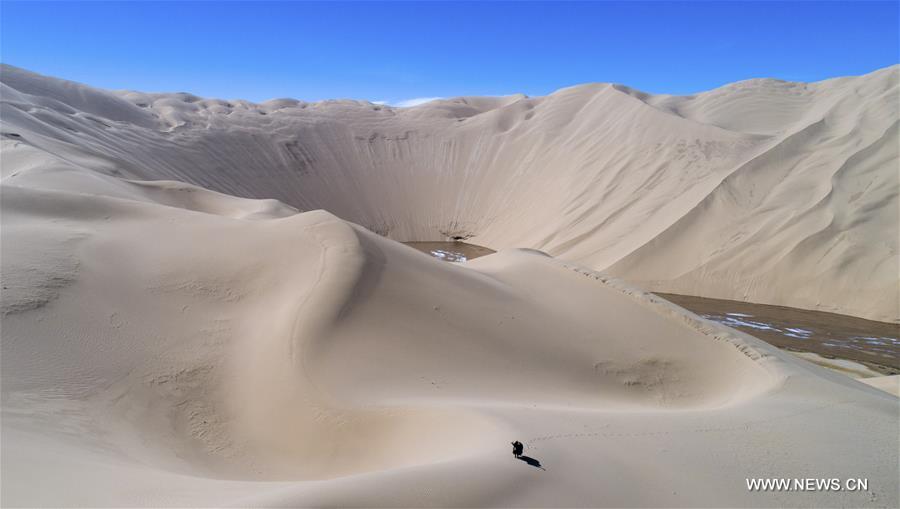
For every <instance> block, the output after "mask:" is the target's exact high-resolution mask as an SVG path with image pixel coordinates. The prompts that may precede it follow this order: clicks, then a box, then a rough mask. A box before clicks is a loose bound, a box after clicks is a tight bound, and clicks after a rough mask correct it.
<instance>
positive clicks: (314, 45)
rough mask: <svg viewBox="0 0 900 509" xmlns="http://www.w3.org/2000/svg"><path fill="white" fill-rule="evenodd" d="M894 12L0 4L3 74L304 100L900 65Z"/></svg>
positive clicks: (873, 6)
mask: <svg viewBox="0 0 900 509" xmlns="http://www.w3.org/2000/svg"><path fill="white" fill-rule="evenodd" d="M898 16H900V13H898V2H897V1H888V2H872V3H868V2H824V3H819V2H749V3H743V2H740V3H739V2H715V3H713V2H694V3H668V2H648V3H635V2H629V3H618V2H597V3H507V2H503V3H501V2H496V3H437V2H430V3H408V2H402V3H401V2H396V3H375V2H365V3H335V2H330V3H306V2H276V3H268V2H248V3H242V2H196V3H176V2H165V3H156V2H121V3H101V2H89V3H80V2H79V3H76V2H58V3H38V2H10V1H2V2H0V28H2V34H0V44H2V46H0V59H2V61H3V62H4V63H8V64H12V65H16V66H19V67H24V68H27V69H30V70H33V71H36V72H40V73H44V74H49V75H54V76H59V77H63V78H67V79H71V80H75V81H80V82H84V83H87V84H90V85H94V86H99V87H104V88H116V89H120V88H127V89H135V90H143V91H170V92H171V91H187V92H193V93H195V94H198V95H202V96H209V97H221V98H246V99H251V100H255V101H260V100H265V99H270V98H274V97H296V98H299V99H305V100H318V99H326V98H346V97H349V98H357V99H369V100H373V101H375V100H386V101H389V102H392V103H396V102H399V101H402V100H405V99H411V98H416V97H436V96H443V97H446V96H456V95H502V94H510V93H516V92H522V93H525V94H528V95H544V94H547V93H549V92H552V91H553V90H556V89H558V88H561V87H565V86H569V85H575V84H579V83H585V82H592V81H601V82H616V83H624V84H626V85H629V86H633V87H635V88H638V89H641V90H645V91H648V92H656V93H679V94H684V93H691V92H697V91H701V90H706V89H710V88H714V87H716V86H719V85H722V84H725V83H729V82H732V81H737V80H741V79H747V78H755V77H775V78H782V79H788V80H803V81H813V80H819V79H825V78H829V77H834V76H842V75H852V74H863V73H866V72H870V71H873V70H875V69H878V68H881V67H885V66H888V65H892V64H896V63H898V51H900V50H898V47H900V40H898Z"/></svg>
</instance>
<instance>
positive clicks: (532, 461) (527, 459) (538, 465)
mask: <svg viewBox="0 0 900 509" xmlns="http://www.w3.org/2000/svg"><path fill="white" fill-rule="evenodd" d="M518 459H520V460H522V461H524V462H525V463H528V464H529V465H531V466H533V467H535V468H540V469H541V470H543V471H545V472H546V471H547V469H546V468H544V467H542V466H541V462H540V461H538V460H536V459H534V458H532V457H531V456H525V455H522V456H519V457H518Z"/></svg>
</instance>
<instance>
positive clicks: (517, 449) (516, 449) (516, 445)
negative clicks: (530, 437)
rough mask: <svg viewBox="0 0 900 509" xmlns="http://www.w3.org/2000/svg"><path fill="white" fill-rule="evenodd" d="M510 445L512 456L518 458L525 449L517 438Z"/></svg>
mask: <svg viewBox="0 0 900 509" xmlns="http://www.w3.org/2000/svg"><path fill="white" fill-rule="evenodd" d="M512 446H513V456H515V457H516V458H517V459H518V457H519V456H521V455H522V452H524V451H525V446H524V445H522V442H519V441H518V440H516V441H515V442H513V443H512Z"/></svg>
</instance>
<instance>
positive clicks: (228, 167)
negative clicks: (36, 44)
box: [0, 66, 900, 321]
mask: <svg viewBox="0 0 900 509" xmlns="http://www.w3.org/2000/svg"><path fill="white" fill-rule="evenodd" d="M898 70H900V68H898V67H897V66H894V67H890V68H886V69H883V70H880V71H877V72H874V73H871V74H869V75H866V76H860V77H851V78H838V79H832V80H828V81H823V82H819V83H790V82H782V81H777V80H770V79H761V80H750V81H745V82H740V83H735V84H732V85H728V86H725V87H722V88H719V89H716V90H712V91H709V92H705V93H701V94H698V95H695V96H687V97H675V96H653V95H649V94H645V93H642V92H640V91H636V90H633V89H629V88H627V87H624V86H621V85H610V84H591V85H583V86H578V87H572V88H567V89H563V90H559V91H557V92H555V93H553V94H551V95H549V96H546V97H538V98H528V97H524V96H521V95H519V96H508V97H502V98H457V99H451V100H443V101H434V102H431V103H427V104H425V105H422V106H419V107H415V108H407V109H404V108H390V107H387V106H378V105H373V104H371V103H367V102H359V101H346V100H345V101H326V102H321V103H304V102H301V101H296V100H291V99H280V100H273V101H268V102H265V103H261V104H253V103H249V102H246V101H240V100H232V101H226V100H218V99H202V98H199V97H195V96H192V95H190V94H184V93H182V94H146V93H139V92H108V91H102V90H97V89H93V88H90V87H87V86H83V85H79V84H75V83H71V82H66V81H62V80H58V79H54V78H48V77H44V76H40V75H36V74H33V73H29V72H27V71H24V70H21V69H17V68H14V67H10V66H4V67H3V68H2V73H0V81H2V86H3V88H2V96H3V104H2V117H3V129H4V131H3V132H4V133H7V134H5V135H4V137H5V140H6V141H4V143H5V145H4V160H5V161H4V165H3V166H4V169H3V171H4V175H6V176H7V177H6V178H11V181H12V182H19V183H20V185H39V186H47V187H51V188H52V187H59V186H62V187H63V188H65V189H69V188H70V186H72V185H78V184H77V183H76V182H73V181H72V180H79V181H80V179H83V178H90V177H86V176H79V177H77V178H76V177H74V176H71V175H69V174H66V175H67V176H66V177H62V176H61V175H60V174H59V172H60V171H61V170H63V169H71V168H87V169H91V170H93V171H97V172H100V173H104V174H108V175H115V176H122V177H127V178H131V179H138V180H160V179H162V180H174V181H183V182H188V183H193V184H196V185H199V186H202V187H204V188H208V189H211V190H215V191H219V192H223V193H227V194H231V195H235V196H242V197H248V198H273V199H277V200H280V201H281V202H283V203H286V204H289V205H291V206H294V207H297V208H299V209H302V210H313V209H320V208H321V209H325V210H328V211H330V212H332V213H334V214H335V215H337V216H339V217H341V218H343V219H345V220H349V221H352V222H354V223H357V224H360V225H362V226H364V227H366V228H368V229H370V230H373V231H376V232H378V233H381V234H383V235H387V236H389V237H390V238H393V239H395V240H401V241H409V240H419V241H425V240H443V239H445V238H446V237H448V236H461V237H470V238H471V239H472V241H473V242H475V243H477V244H481V245H486V246H490V247H492V248H498V249H499V248H508V247H529V248H535V249H540V250H542V251H545V252H547V253H550V254H552V255H554V256H559V257H561V258H564V259H567V260H571V261H575V262H578V263H581V264H583V265H586V266H589V267H592V268H595V269H599V270H604V271H607V272H609V273H612V274H615V275H618V276H621V277H623V278H625V279H627V280H629V281H632V282H636V283H638V284H640V285H641V286H643V287H645V288H648V289H651V290H659V291H666V292H672V293H683V294H691V295H700V296H706V297H716V298H727V299H734V300H749V301H753V302H761V303H768V304H779V305H788V306H794V307H802V308H808V309H819V310H824V311H831V312H837V313H844V314H851V315H855V316H861V317H865V318H870V319H875V320H882V321H897V320H898V319H900V303H898V295H897V291H896V289H897V285H898V281H900V277H898V266H900V259H898V245H897V244H898V241H897V234H896V233H897V231H898V228H900V225H898V198H897V194H898V188H900V183H898V172H897V166H898V164H897V163H898V135H897V121H898V107H900V105H898ZM20 152H24V154H20ZM24 169H28V170H29V171H28V175H27V179H26V177H25V175H23V173H22V171H23V170H24ZM14 173H18V174H16V175H14V176H13V174H14ZM23 179H25V180H27V181H28V183H25V182H23Z"/></svg>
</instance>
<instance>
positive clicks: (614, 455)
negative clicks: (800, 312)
mask: <svg viewBox="0 0 900 509" xmlns="http://www.w3.org/2000/svg"><path fill="white" fill-rule="evenodd" d="M897 73H898V67H892V68H889V69H885V70H882V71H878V72H876V73H873V74H871V75H867V76H863V77H859V78H841V79H836V80H830V81H826V82H822V83H817V84H808V85H807V84H796V83H784V82H778V81H772V80H753V81H749V82H743V83H738V84H735V85H730V86H727V87H723V88H721V89H718V90H714V91H711V92H707V93H704V94H700V95H697V96H694V97H667V96H649V95H647V94H643V93H640V92H637V91H634V90H631V89H628V88H625V87H622V86H619V85H585V86H580V87H574V88H569V89H564V90H561V91H558V92H556V93H554V94H552V95H550V96H547V97H543V98H534V99H530V98H525V97H522V96H511V97H504V98H460V99H452V100H445V101H435V102H431V103H428V104H426V105H422V106H419V107H414V108H409V109H394V108H390V107H385V106H376V105H373V104H370V103H365V102H355V101H330V102H323V103H316V104H307V103H302V102H299V101H294V100H287V99H285V100H276V101H269V102H266V103H263V104H251V103H247V102H245V101H222V100H207V99H201V98H198V97H194V96H191V95H189V94H142V93H137V92H108V91H101V90H97V89H92V88H89V87H86V86H83V85H78V84H75V83H71V82H66V81H61V80H57V79H54V78H48V77H43V76H39V75H36V74H33V73H29V72H27V71H24V70H21V69H16V68H13V67H9V66H4V67H3V68H2V74H0V81H2V82H3V88H2V111H0V113H2V133H3V134H2V136H3V140H2V178H3V180H2V186H0V193H2V194H0V207H2V210H0V211H2V214H0V220H2V225H0V233H2V239H0V240H2V242H0V249H2V252H0V264H2V266H0V276H2V284H3V288H2V292H0V297H2V299H0V305H2V355H0V363H2V364H0V368H2V369H0V373H2V383H0V389H2V393H0V395H2V410H3V414H2V426H3V428H2V433H0V440H2V455H0V461H2V465H0V467H2V468H0V475H2V477H0V481H2V490H0V491H2V494H0V497H2V499H0V503H2V505H3V506H40V505H43V506H46V505H50V506H225V505H240V506H267V507H269V506H282V507H301V506H302V507H352V506H367V507H373V506H403V507H425V506H440V507H482V506H504V507H511V506H514V507H529V506H557V507H558V506H668V507H671V506H725V505H729V506H745V507H750V506H783V505H791V506H814V507H832V506H835V507H840V506H843V507H868V506H872V507H884V506H887V507H895V506H897V504H898V503H900V501H898V493H897V478H898V466H897V465H898V451H900V443H898V440H900V438H898V433H897V430H898V425H900V423H898V414H897V408H898V407H897V405H898V400H897V398H896V397H894V396H892V395H890V394H888V393H887V392H884V391H882V390H878V389H876V388H872V387H869V386H867V385H864V384H861V383H859V382H856V381H854V380H852V379H850V378H848V377H845V376H843V375H839V374H835V373H832V372H829V371H827V370H825V369H823V368H820V367H818V366H815V365H812V364H810V363H808V362H805V361H803V360H800V359H797V358H795V357H793V356H791V355H790V354H788V353H785V352H782V351H779V350H778V349H776V348H774V347H772V346H770V345H767V344H766V343H763V342H761V341H759V340H757V339H755V338H753V337H750V336H747V335H745V334H743V333H740V332H738V331H735V330H732V329H729V328H727V327H724V326H721V325H718V324H715V323H712V322H709V321H706V320H702V319H700V318H698V317H697V316H695V315H693V314H691V313H689V312H687V311H685V310H683V309H681V308H679V307H677V306H675V305H673V304H670V303H668V302H667V301H665V300H663V299H661V298H660V297H657V296H655V295H653V294H650V293H647V292H645V291H644V290H642V289H639V288H638V286H641V287H643V288H651V289H664V290H667V291H676V292H682V293H693V294H697V295H706V296H714V297H728V298H737V299H746V300H758V301H762V302H768V303H778V304H787V305H793V306H800V307H809V308H817V309H826V310H832V311H839V312H844V313H851V314H856V315H860V316H865V317H868V318H875V319H881V320H897V318H898V316H897V311H898V310H897V292H896V290H897V284H898V277H897V263H898V258H897V256H898V255H897V235H896V231H897V221H898V218H897V193H898V185H897V178H898V175H897V160H898V156H897V151H898V148H897V145H898V140H897V91H898V85H897ZM298 209H300V210H303V211H305V212H298ZM316 209H326V210H327V211H326V210H316ZM360 225H361V226H360ZM373 232H374V233H373ZM385 237H389V238H385ZM447 237H462V238H467V239H471V240H472V241H473V242H475V243H478V244H482V245H486V246H490V247H492V248H496V249H499V250H500V251H499V252H498V253H495V254H491V255H488V256H484V257H482V258H478V259H476V260H472V261H469V262H466V263H464V264H451V263H445V262H442V261H439V260H436V259H434V258H431V257H429V256H427V255H425V254H422V253H419V252H417V251H415V250H413V249H412V248H410V247H407V246H403V245H401V244H399V243H396V242H393V241H392V240H391V239H394V240H441V239H444V238H447ZM541 251H544V252H545V253H549V254H551V255H554V256H548V255H547V254H545V253H542V252H541ZM595 269H603V272H598V271H597V270H595ZM610 274H614V275H615V276H618V277H614V276H611V275H610ZM626 281H627V282H626ZM633 282H637V285H635V284H634V283H633ZM884 384H885V387H888V386H889V384H887V382H885V383H884ZM513 440H521V441H522V442H524V443H525V447H526V449H525V453H526V454H527V455H528V457H529V458H530V462H524V461H517V460H515V459H514V458H513V456H512V454H511V447H510V442H512V441H513ZM538 466H539V467H540V468H537V467H538ZM767 477H790V478H823V477H827V478H832V477H835V478H840V479H841V480H843V479H846V478H865V479H868V483H869V484H868V489H867V490H865V491H861V492H858V491H849V490H843V491H840V492H826V491H798V492H790V493H787V492H757V491H751V490H748V489H747V485H746V479H748V478H767Z"/></svg>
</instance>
